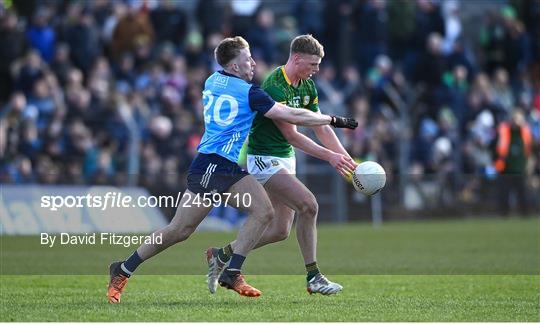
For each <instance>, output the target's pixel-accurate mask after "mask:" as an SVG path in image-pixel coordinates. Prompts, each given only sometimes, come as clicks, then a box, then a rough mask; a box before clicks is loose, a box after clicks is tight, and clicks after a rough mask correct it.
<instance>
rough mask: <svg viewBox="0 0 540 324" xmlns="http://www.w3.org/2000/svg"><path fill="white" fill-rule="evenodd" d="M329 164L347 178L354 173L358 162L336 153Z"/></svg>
mask: <svg viewBox="0 0 540 324" xmlns="http://www.w3.org/2000/svg"><path fill="white" fill-rule="evenodd" d="M328 162H329V163H330V165H332V166H333V167H334V168H335V169H336V170H337V172H338V173H339V174H341V175H342V176H343V177H345V178H347V177H348V176H349V175H350V174H351V173H353V172H354V169H355V168H356V162H354V161H353V160H352V159H351V158H350V157H348V156H346V155H343V154H339V153H334V155H332V157H331V158H330V160H329V161H328Z"/></svg>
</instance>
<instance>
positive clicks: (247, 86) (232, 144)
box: [198, 71, 275, 163]
mask: <svg viewBox="0 0 540 324" xmlns="http://www.w3.org/2000/svg"><path fill="white" fill-rule="evenodd" d="M274 103H275V101H274V100H273V99H272V98H270V96H268V95H267V94H266V93H265V92H264V91H262V90H261V88H259V87H258V86H255V85H252V84H251V83H248V82H246V81H244V80H242V79H240V78H238V77H236V76H234V75H232V74H229V73H226V72H223V71H219V72H215V73H214V74H212V75H211V76H210V77H209V78H208V79H206V82H205V83H204V91H203V104H204V124H205V131H204V135H203V137H202V139H201V143H200V144H199V147H198V151H199V152H200V153H204V154H212V153H215V154H218V155H220V156H222V157H224V158H226V159H228V160H230V161H232V162H235V163H237V162H238V156H239V154H240V149H241V148H242V145H243V144H244V142H245V140H246V138H247V136H248V133H249V129H250V128H251V124H252V122H253V119H254V118H255V115H256V113H257V112H261V113H262V114H265V113H266V112H267V111H268V110H270V108H272V106H273V105H274Z"/></svg>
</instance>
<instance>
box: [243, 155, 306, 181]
mask: <svg viewBox="0 0 540 324" xmlns="http://www.w3.org/2000/svg"><path fill="white" fill-rule="evenodd" d="M247 169H248V172H249V174H251V175H252V176H253V177H255V179H257V181H259V183H260V184H262V185H264V184H265V183H266V181H268V179H270V177H271V176H273V175H274V174H276V173H277V172H278V171H279V170H281V169H284V170H285V171H287V173H289V174H296V158H295V157H294V156H293V157H288V158H281V157H275V156H264V155H251V154H248V155H247Z"/></svg>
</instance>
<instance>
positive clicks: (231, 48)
mask: <svg viewBox="0 0 540 324" xmlns="http://www.w3.org/2000/svg"><path fill="white" fill-rule="evenodd" d="M244 48H249V44H248V42H247V41H246V40H245V39H243V38H242V37H240V36H236V37H228V38H225V39H223V40H222V41H221V42H219V44H218V46H217V47H216V49H215V50H214V57H215V59H216V61H217V62H218V64H219V65H221V66H222V67H225V66H227V64H229V62H231V61H232V60H233V59H234V58H235V57H237V56H238V54H240V50H242V49H244Z"/></svg>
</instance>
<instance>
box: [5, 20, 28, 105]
mask: <svg viewBox="0 0 540 324" xmlns="http://www.w3.org/2000/svg"><path fill="white" fill-rule="evenodd" d="M0 44H2V46H0V84H2V85H3V86H2V87H0V102H5V101H6V100H7V99H8V98H9V96H10V94H11V92H12V91H13V89H14V84H13V77H12V75H11V66H12V64H13V63H14V62H15V61H16V60H17V59H18V58H19V57H22V56H23V55H24V53H25V52H26V50H27V43H26V36H25V35H24V32H23V30H22V29H21V26H20V22H19V18H18V17H17V14H16V13H15V12H13V11H7V12H5V13H4V14H3V15H1V16H0ZM8 44H9V45H8Z"/></svg>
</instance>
